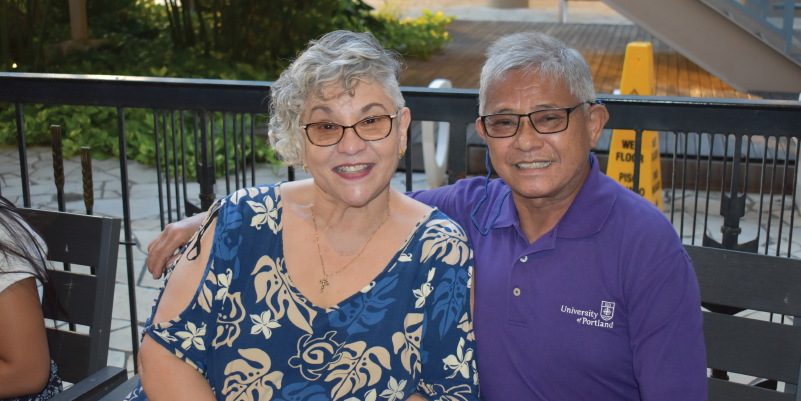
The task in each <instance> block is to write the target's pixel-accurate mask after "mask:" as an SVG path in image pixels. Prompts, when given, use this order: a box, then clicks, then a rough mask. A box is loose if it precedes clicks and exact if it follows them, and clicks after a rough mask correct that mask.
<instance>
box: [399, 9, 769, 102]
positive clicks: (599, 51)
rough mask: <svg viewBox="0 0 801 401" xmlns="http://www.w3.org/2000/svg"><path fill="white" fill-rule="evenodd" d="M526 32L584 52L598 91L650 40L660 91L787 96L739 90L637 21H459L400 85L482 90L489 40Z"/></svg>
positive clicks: (610, 85) (616, 80)
mask: <svg viewBox="0 0 801 401" xmlns="http://www.w3.org/2000/svg"><path fill="white" fill-rule="evenodd" d="M523 31H540V32H544V33H546V34H548V35H551V36H554V37H556V38H558V39H560V40H562V41H563V42H565V43H566V44H567V46H569V47H572V48H574V49H577V50H578V51H579V52H581V54H582V55H583V56H584V57H585V58H586V59H587V62H588V63H589V65H590V68H591V69H592V74H593V80H594V82H595V91H596V92H597V93H612V92H613V91H614V90H615V89H616V88H619V87H620V78H621V74H622V72H623V58H624V56H625V52H626V45H627V44H628V43H629V42H633V41H647V42H651V43H652V44H653V47H654V63H655V65H656V81H657V84H656V95H658V96H689V97H717V98H740V99H762V98H783V97H785V96H781V95H776V96H773V95H771V94H765V93H760V94H748V93H742V92H738V91H736V90H734V89H733V88H732V87H731V86H729V85H727V84H726V83H724V82H723V81H721V80H720V79H718V78H716V77H714V76H712V75H711V74H709V73H708V72H706V71H705V70H704V69H703V68H700V67H699V66H697V65H696V64H695V63H693V62H692V61H690V60H688V59H687V58H686V57H684V56H682V55H681V54H679V53H678V52H677V51H675V50H673V49H671V48H670V47H669V46H668V45H667V44H665V43H662V42H661V41H660V40H659V39H657V38H656V37H654V36H652V35H651V34H649V33H648V32H646V31H645V30H643V29H640V28H639V27H637V26H636V25H605V24H557V23H532V22H489V21H487V22H485V21H454V22H452V23H451V25H450V27H449V29H448V33H449V35H451V36H452V37H453V41H452V42H450V43H448V44H446V45H445V47H444V48H443V50H441V51H440V52H439V53H437V54H435V55H434V56H432V57H431V59H430V60H427V61H423V60H407V64H408V68H407V69H406V70H405V71H404V73H403V76H402V79H401V85H404V86H428V84H429V83H430V82H431V81H432V80H434V79H436V78H447V79H450V80H451V82H452V83H453V86H454V87H456V88H471V89H477V88H478V81H479V74H480V69H481V65H482V63H483V62H484V59H485V56H484V53H485V52H486V49H487V47H488V46H489V45H490V43H492V42H493V41H494V40H495V39H497V38H499V37H501V36H504V35H508V34H512V33H516V32H523Z"/></svg>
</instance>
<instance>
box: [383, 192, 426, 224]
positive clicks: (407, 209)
mask: <svg viewBox="0 0 801 401" xmlns="http://www.w3.org/2000/svg"><path fill="white" fill-rule="evenodd" d="M392 197H393V198H396V199H398V200H399V202H398V204H399V207H398V208H396V210H393V211H392V213H397V214H400V215H402V216H404V218H409V219H414V221H418V220H420V219H422V218H423V216H425V215H427V214H428V213H430V212H431V211H432V210H433V208H432V207H431V206H428V205H426V204H425V203H422V202H420V201H418V200H415V199H412V198H410V197H408V196H406V195H405V194H404V193H403V192H400V191H396V190H392Z"/></svg>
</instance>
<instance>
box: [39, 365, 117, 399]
mask: <svg viewBox="0 0 801 401" xmlns="http://www.w3.org/2000/svg"><path fill="white" fill-rule="evenodd" d="M127 379H128V371H126V370H125V369H122V368H117V367H113V366H106V367H105V368H103V369H100V370H98V371H97V372H95V374H93V375H91V376H89V377H87V378H86V379H83V380H81V381H80V382H79V383H75V384H74V385H73V386H72V387H70V388H68V389H66V390H64V391H62V392H60V393H58V394H57V395H56V396H55V397H52V398H50V401H97V400H99V399H100V398H101V397H103V396H104V395H106V394H108V393H109V392H110V391H111V390H113V389H115V388H117V387H118V386H119V385H121V384H123V383H124V382H125V380H127Z"/></svg>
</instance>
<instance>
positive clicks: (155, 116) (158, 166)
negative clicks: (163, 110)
mask: <svg viewBox="0 0 801 401" xmlns="http://www.w3.org/2000/svg"><path fill="white" fill-rule="evenodd" d="M153 133H154V135H155V137H154V140H153V144H154V145H156V182H157V183H158V186H159V190H158V192H159V221H160V222H161V231H164V194H163V193H162V189H161V148H160V147H159V146H160V145H159V111H158V110H156V109H153ZM165 150H166V149H165ZM120 154H122V153H120ZM168 188H169V186H168Z"/></svg>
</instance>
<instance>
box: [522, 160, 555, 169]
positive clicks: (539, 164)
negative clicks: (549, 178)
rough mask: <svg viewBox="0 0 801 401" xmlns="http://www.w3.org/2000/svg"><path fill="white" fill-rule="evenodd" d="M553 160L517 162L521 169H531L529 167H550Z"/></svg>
mask: <svg viewBox="0 0 801 401" xmlns="http://www.w3.org/2000/svg"><path fill="white" fill-rule="evenodd" d="M551 163H552V162H550V161H547V162H532V163H518V164H515V166H517V168H519V169H521V170H529V169H537V168H545V167H548V166H549V165H550V164H551Z"/></svg>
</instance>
